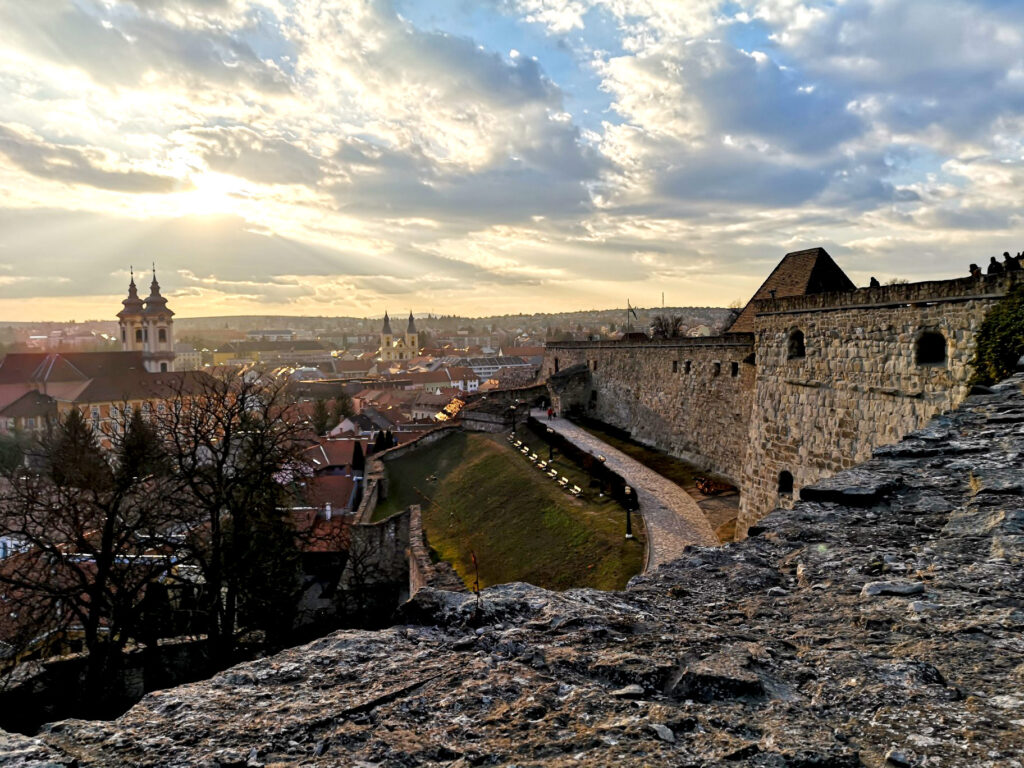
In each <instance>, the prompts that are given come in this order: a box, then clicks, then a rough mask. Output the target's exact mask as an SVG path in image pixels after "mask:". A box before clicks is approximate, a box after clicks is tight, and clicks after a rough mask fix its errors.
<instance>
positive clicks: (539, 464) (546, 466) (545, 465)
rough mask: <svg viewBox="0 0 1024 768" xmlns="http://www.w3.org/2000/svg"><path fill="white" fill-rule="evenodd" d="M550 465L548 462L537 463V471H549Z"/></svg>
mask: <svg viewBox="0 0 1024 768" xmlns="http://www.w3.org/2000/svg"><path fill="white" fill-rule="evenodd" d="M547 468H548V463H547V462H546V461H539V462H537V469H547Z"/></svg>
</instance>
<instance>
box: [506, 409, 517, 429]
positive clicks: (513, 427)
mask: <svg viewBox="0 0 1024 768" xmlns="http://www.w3.org/2000/svg"><path fill="white" fill-rule="evenodd" d="M508 411H509V413H511V414H512V434H513V435H514V434H515V433H516V407H515V406H514V405H510V406H509V407H508Z"/></svg>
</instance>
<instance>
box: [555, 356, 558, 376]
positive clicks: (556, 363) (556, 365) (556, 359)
mask: <svg viewBox="0 0 1024 768" xmlns="http://www.w3.org/2000/svg"><path fill="white" fill-rule="evenodd" d="M555 373H558V358H557V357H556V358H555Z"/></svg>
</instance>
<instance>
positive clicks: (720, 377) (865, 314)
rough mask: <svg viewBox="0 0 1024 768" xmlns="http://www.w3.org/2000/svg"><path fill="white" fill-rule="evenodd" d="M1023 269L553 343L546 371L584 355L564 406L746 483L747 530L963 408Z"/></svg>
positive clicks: (806, 297) (775, 303) (763, 302)
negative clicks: (667, 334) (680, 328)
mask: <svg viewBox="0 0 1024 768" xmlns="http://www.w3.org/2000/svg"><path fill="white" fill-rule="evenodd" d="M804 253H806V252H804ZM787 258H788V257H787ZM777 271H778V270H777ZM773 274H774V273H773ZM1022 275H1024V273H1011V274H1009V275H1004V276H991V277H983V278H980V279H977V278H964V279H956V280H944V281H929V282H921V283H907V284H896V285H888V286H878V287H874V288H862V289H857V290H847V291H836V292H823V293H812V294H801V295H789V296H780V297H778V298H758V299H757V300H754V301H752V303H751V309H752V310H753V313H752V314H753V333H752V334H750V333H747V334H725V335H723V336H716V337H703V338H695V339H689V338H687V339H672V340H658V341H655V340H652V341H650V342H646V343H645V342H643V341H639V342H637V341H632V340H631V341H630V342H628V343H621V342H613V341H603V342H566V343H553V344H549V345H548V349H547V353H546V355H545V360H544V373H545V374H546V375H551V374H552V373H554V372H555V371H556V369H558V370H565V369H566V368H568V367H570V366H572V365H577V364H581V363H582V364H585V365H586V366H587V369H588V375H589V383H588V385H587V387H585V388H582V389H581V388H579V387H577V389H576V390H574V398H576V401H575V402H574V403H563V404H562V405H563V408H564V407H566V406H567V405H569V404H575V405H578V406H581V407H583V408H584V410H585V412H586V413H588V414H589V415H591V416H593V417H595V418H598V419H600V420H602V421H605V422H607V423H609V424H612V425H614V426H616V427H620V428H623V429H626V430H629V432H630V433H631V435H632V436H633V437H634V438H635V439H636V440H639V441H641V442H644V443H647V444H649V445H652V446H654V447H657V448H660V449H663V450H665V451H667V452H669V453H671V454H673V455H675V456H679V457H680V458H683V459H686V460H689V461H692V462H694V463H695V464H697V465H698V466H701V467H703V468H705V469H707V470H710V471H712V472H716V473H718V474H721V475H723V476H725V477H726V478H728V479H730V480H732V481H733V482H734V483H736V484H737V485H738V486H739V488H740V493H741V501H740V517H739V520H738V523H737V530H738V531H739V532H742V531H745V530H746V528H747V527H748V526H749V525H751V524H752V523H753V522H755V521H756V520H758V519H759V518H760V517H762V516H764V515H765V514H767V513H768V512H769V511H771V510H772V509H774V508H775V507H777V506H789V505H791V504H792V502H793V500H794V499H796V498H799V493H800V488H801V487H803V486H805V485H808V484H811V483H814V482H815V481H817V480H818V479H820V478H822V477H826V476H829V475H831V474H834V473H835V472H838V471H839V470H842V469H845V468H848V467H851V466H853V465H854V464H857V463H860V462H862V461H864V460H866V459H868V458H870V456H871V452H872V450H873V449H874V448H876V447H878V446H881V445H885V444H887V443H893V442H896V441H898V440H900V439H902V438H903V437H904V436H905V435H906V434H908V433H909V432H911V431H913V430H915V429H919V428H920V427H921V426H923V425H924V424H925V423H926V422H927V421H928V420H929V419H930V418H932V417H933V416H934V415H935V414H937V413H941V412H943V411H946V410H949V409H951V408H953V407H955V406H957V405H958V404H959V403H960V402H961V401H962V400H963V399H964V397H965V396H966V395H967V392H968V388H969V387H968V381H969V379H970V377H971V373H972V371H971V369H970V362H971V359H972V358H973V355H974V350H975V344H976V334H977V332H978V330H979V329H980V327H981V324H982V322H983V320H984V318H985V316H986V314H987V313H988V311H989V309H991V307H992V306H993V305H994V304H995V303H996V302H997V301H998V300H999V299H1000V298H1001V297H1002V296H1004V295H1005V294H1006V291H1007V290H1008V288H1009V287H1010V286H1011V285H1012V284H1013V283H1014V282H1016V281H1018V280H1020V279H1024V278H1022ZM766 285H767V283H766ZM762 294H763V291H762ZM747 314H748V316H750V314H751V313H749V312H748V313H747ZM580 392H583V393H584V394H583V395H580V394H579V393H580Z"/></svg>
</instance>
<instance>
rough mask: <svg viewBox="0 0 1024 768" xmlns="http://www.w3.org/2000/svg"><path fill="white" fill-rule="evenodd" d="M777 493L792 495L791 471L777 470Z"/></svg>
mask: <svg viewBox="0 0 1024 768" xmlns="http://www.w3.org/2000/svg"><path fill="white" fill-rule="evenodd" d="M779 493H781V494H783V495H784V496H792V495H793V473H792V472H787V471H786V470H783V471H782V472H779Z"/></svg>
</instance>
